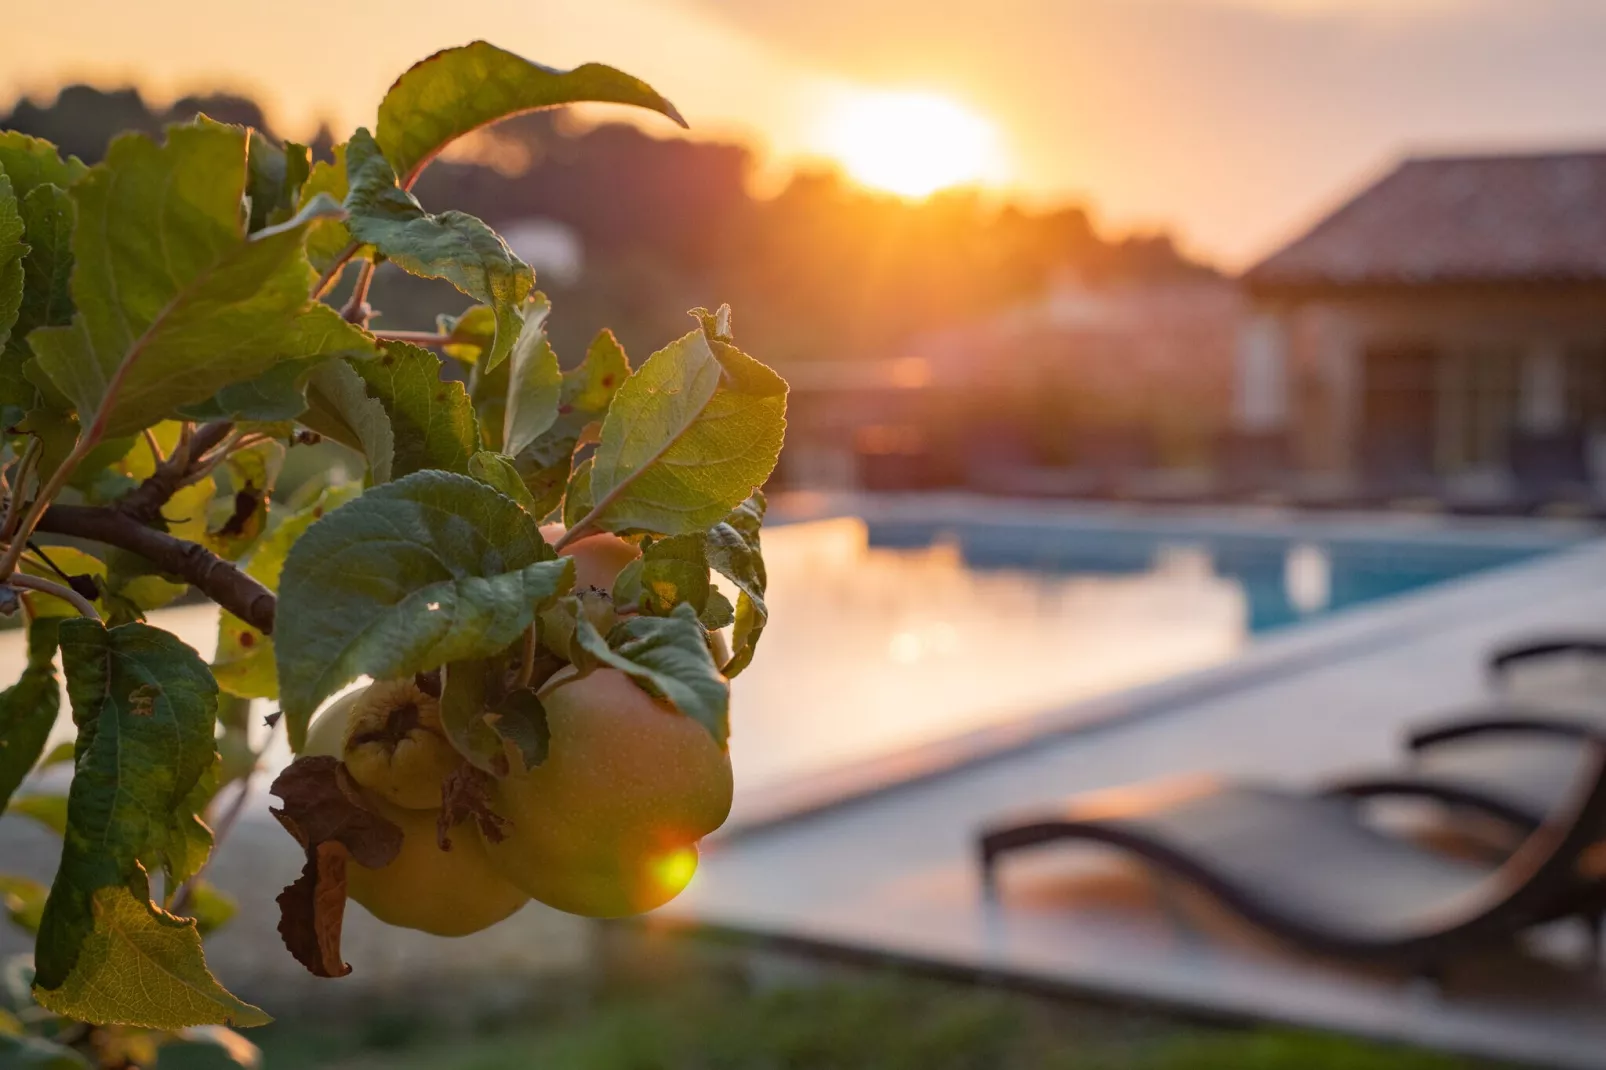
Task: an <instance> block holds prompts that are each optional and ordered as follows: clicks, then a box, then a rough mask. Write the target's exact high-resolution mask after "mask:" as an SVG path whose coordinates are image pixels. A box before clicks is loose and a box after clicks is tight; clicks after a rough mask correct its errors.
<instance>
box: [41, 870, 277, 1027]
mask: <svg viewBox="0 0 1606 1070" xmlns="http://www.w3.org/2000/svg"><path fill="white" fill-rule="evenodd" d="M57 881H58V884H59V882H60V878H59V877H58V878H57ZM138 883H139V884H140V885H141V886H143V884H144V881H143V880H140V881H139V882H138ZM51 898H52V902H54V898H55V891H54V889H52V891H51ZM85 906H86V909H87V910H88V912H89V913H90V914H91V915H92V916H93V919H94V928H93V930H91V931H90V932H89V933H88V934H87V935H86V936H85V938H84V940H83V943H82V948H81V951H80V954H79V956H78V960H77V965H76V967H75V968H74V969H73V971H72V972H71V973H70V974H68V975H67V976H66V977H65V978H64V979H63V980H62V983H61V984H59V985H57V986H54V987H46V984H45V980H44V978H45V976H46V973H45V964H44V962H43V961H41V964H40V967H39V974H38V976H37V977H36V979H35V982H34V984H35V987H34V998H35V999H37V1000H38V1001H39V1004H40V1006H42V1007H44V1008H46V1009H47V1010H52V1011H55V1012H56V1013H57V1014H61V1015H65V1016H67V1017H69V1018H76V1019H78V1020H79V1021H84V1022H91V1023H95V1024H120V1025H132V1026H140V1027H142V1028H145V1029H182V1028H184V1027H186V1026H192V1025H234V1026H254V1025H266V1024H267V1023H269V1022H270V1021H272V1020H273V1019H271V1018H269V1017H268V1016H267V1015H266V1014H264V1013H262V1011H261V1009H260V1008H257V1007H253V1006H252V1005H251V1004H249V1003H245V1002H243V1001H241V1000H239V999H238V998H236V997H235V996H233V995H231V994H230V993H229V992H228V990H227V989H225V988H224V987H223V986H222V985H220V984H218V982H217V978H215V977H213V976H212V974H211V971H209V970H208V969H207V968H206V959H205V957H204V956H203V955H202V953H201V936H200V933H199V932H197V931H196V926H195V919H193V918H175V917H174V916H173V915H171V914H169V913H167V912H166V911H165V910H162V909H161V908H160V907H158V906H157V905H156V904H155V903H153V902H151V901H150V899H149V898H148V896H147V894H146V892H145V890H144V888H143V887H140V888H138V889H137V890H134V889H130V888H128V887H125V886H123V885H106V886H104V887H100V888H96V889H95V890H94V892H93V893H92V894H91V895H90V896H89V897H88V900H87V902H86V904H85ZM45 914H46V917H45V923H44V926H43V927H41V929H40V932H39V939H40V942H41V943H43V942H44V941H45V940H46V939H47V937H48V935H49V933H50V916H49V915H50V907H49V905H47V906H46V908H45Z"/></svg>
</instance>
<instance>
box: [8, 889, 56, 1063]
mask: <svg viewBox="0 0 1606 1070" xmlns="http://www.w3.org/2000/svg"><path fill="white" fill-rule="evenodd" d="M49 894H50V889H49V888H46V887H45V886H44V885H43V884H40V883H39V882H38V881H36V880H29V879H28V878H27V877H13V876H8V875H6V874H3V873H0V905H3V906H4V907H5V908H6V916H7V917H9V918H10V919H11V921H12V924H14V925H16V926H17V927H18V928H20V929H23V930H24V931H26V932H29V933H37V932H38V931H39V919H40V917H41V916H42V915H43V914H44V912H45V898H46V897H47V896H48V895H49ZM3 1032H4V1030H0V1033H3ZM4 1050H5V1049H4V1048H0V1051H4ZM0 1065H8V1064H3V1063H0Z"/></svg>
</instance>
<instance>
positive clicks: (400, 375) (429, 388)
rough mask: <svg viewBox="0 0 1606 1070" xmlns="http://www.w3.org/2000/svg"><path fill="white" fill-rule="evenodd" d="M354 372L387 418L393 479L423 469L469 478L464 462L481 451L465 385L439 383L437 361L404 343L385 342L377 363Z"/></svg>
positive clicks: (359, 366) (363, 363) (362, 365)
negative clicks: (392, 444) (392, 441)
mask: <svg viewBox="0 0 1606 1070" xmlns="http://www.w3.org/2000/svg"><path fill="white" fill-rule="evenodd" d="M353 367H355V368H356V370H357V374H358V375H360V376H362V379H363V382H364V383H365V384H366V386H367V388H368V396H369V397H371V398H373V399H374V400H376V401H378V402H379V403H380V404H381V405H382V406H384V409H385V413H386V415H388V416H389V417H390V425H391V430H392V432H393V434H394V436H395V454H394V456H393V459H392V461H391V469H390V476H391V478H392V479H400V478H401V477H402V476H405V475H407V474H408V473H410V472H417V471H420V470H422V469H425V468H439V469H444V470H445V471H448V472H458V473H461V474H465V475H466V474H467V473H468V459H469V458H470V457H472V456H474V454H475V452H476V451H478V450H479V449H480V429H479V421H478V420H477V419H476V418H475V416H474V406H473V404H472V403H471V402H470V401H469V399H468V391H467V390H465V389H464V388H463V384H462V383H458V382H448V381H445V380H442V379H441V359H440V358H439V357H437V356H436V355H435V354H433V353H431V352H429V351H428V350H426V349H420V348H419V347H417V346H413V345H408V344H406V343H405V342H386V343H385V344H384V351H383V353H382V354H381V356H380V357H379V359H378V360H367V361H361V362H358V363H357V364H355V365H353Z"/></svg>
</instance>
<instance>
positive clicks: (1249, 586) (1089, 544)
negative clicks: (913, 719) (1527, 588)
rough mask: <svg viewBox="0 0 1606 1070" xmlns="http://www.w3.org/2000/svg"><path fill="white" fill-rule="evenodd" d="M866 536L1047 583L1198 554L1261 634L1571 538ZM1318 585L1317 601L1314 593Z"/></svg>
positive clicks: (1077, 529) (929, 531)
mask: <svg viewBox="0 0 1606 1070" xmlns="http://www.w3.org/2000/svg"><path fill="white" fill-rule="evenodd" d="M867 527H868V531H869V542H870V546H872V547H883V548H888V549H893V548H897V549H909V548H916V547H924V546H929V545H931V544H932V543H933V541H934V540H943V539H952V540H953V541H954V542H956V543H957V545H958V547H959V551H960V556H961V558H962V560H963V561H964V563H965V565H966V567H968V568H970V569H973V570H999V569H1008V570H1024V571H1027V572H1035V573H1042V574H1044V575H1045V576H1054V575H1070V574H1091V575H1104V576H1121V575H1138V574H1143V573H1148V572H1150V571H1152V570H1153V569H1154V568H1155V567H1156V562H1157V561H1159V560H1161V559H1162V558H1163V557H1164V556H1165V555H1166V554H1167V553H1175V552H1178V551H1192V552H1194V553H1196V554H1197V555H1198V558H1199V560H1201V561H1202V562H1204V563H1206V564H1207V565H1208V566H1209V568H1210V569H1211V571H1212V572H1213V573H1214V574H1215V575H1217V576H1219V577H1222V578H1224V579H1228V580H1231V581H1233V582H1235V583H1237V584H1238V585H1239V586H1240V588H1241V589H1242V591H1243V594H1244V596H1245V600H1246V602H1247V606H1248V625H1249V629H1250V631H1251V632H1255V633H1261V632H1267V631H1271V630H1273V629H1276V628H1281V627H1284V626H1287V625H1289V624H1295V623H1299V622H1301V621H1306V620H1310V619H1312V618H1313V617H1316V616H1321V615H1324V614H1327V613H1332V612H1335V611H1338V610H1341V609H1345V608H1347V607H1349V606H1355V605H1360V604H1362V603H1365V602H1372V601H1376V600H1378V599H1382V598H1391V597H1394V596H1396V595H1401V594H1406V593H1408V592H1410V591H1415V590H1419V589H1421V588H1425V587H1429V586H1432V585H1434V584H1437V583H1443V582H1445V581H1447V580H1453V579H1457V578H1460V577H1462V576H1467V575H1470V574H1472V573H1475V572H1481V571H1483V570H1485V569H1490V568H1498V567H1500V566H1504V565H1511V564H1515V563H1517V562H1519V561H1523V560H1526V559H1529V558H1532V557H1535V556H1537V555H1539V554H1543V553H1548V552H1550V551H1552V550H1555V549H1557V548H1558V547H1559V546H1562V545H1566V544H1567V542H1569V541H1570V540H1569V539H1566V538H1562V537H1556V536H1542V535H1534V536H1522V535H1520V534H1510V533H1507V534H1502V535H1491V534H1482V535H1479V534H1474V533H1466V534H1461V533H1449V532H1444V533H1436V534H1426V535H1414V536H1411V535H1404V534H1399V533H1391V534H1378V535H1372V536H1367V535H1357V534H1334V533H1332V532H1323V531H1322V530H1321V529H1320V528H1319V527H1317V526H1315V525H1310V526H1306V527H1304V528H1301V529H1293V530H1290V529H1287V528H1274V529H1272V530H1269V531H1265V532H1254V531H1244V530H1230V529H1223V528H1212V527H1210V526H1208V525H1198V524H1188V523H1179V522H1175V521H1172V522H1169V523H1166V524H1147V525H1141V526H1120V525H1109V524H1093V523H1088V522H1080V523H1067V524H1060V525H1048V524H1030V525H1025V524H1007V523H990V522H987V521H980V520H976V521H964V522H958V523H955V522H951V521H949V522H936V521H923V522H922V521H902V520H900V521H885V520H880V521H877V520H872V521H870V522H869V523H868V525H867ZM1318 577H1319V578H1318ZM1302 583H1303V584H1304V588H1303V589H1302V587H1301V585H1302ZM1313 585H1315V586H1317V587H1319V588H1320V593H1319V594H1315V595H1313V594H1312V591H1311V587H1312V586H1313Z"/></svg>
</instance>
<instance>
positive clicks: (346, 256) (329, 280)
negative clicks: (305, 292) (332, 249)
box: [312, 241, 362, 301]
mask: <svg viewBox="0 0 1606 1070" xmlns="http://www.w3.org/2000/svg"><path fill="white" fill-rule="evenodd" d="M361 248H362V243H361V242H355V241H354V242H352V243H351V244H350V245H348V246H346V247H345V248H344V249H342V250H340V255H339V256H337V257H335V262H334V263H333V264H332V265H330V267H329V270H328V271H325V272H324V273H323V274H322V275H320V276H318V282H317V284H316V285H314V286H313V287H312V299H313V300H314V301H316V300H318V299H319V298H321V297H322V296H323V295H324V294H326V293H328V292H329V288H330V287H331V286H333V285H334V284H335V282H336V280H338V279H339V278H340V273H341V272H342V271H344V270H345V267H346V264H347V263H348V262H349V261H350V260H351V258H352V257H354V256H356V255H357V250H358V249H361Z"/></svg>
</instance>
